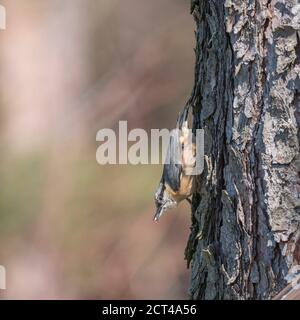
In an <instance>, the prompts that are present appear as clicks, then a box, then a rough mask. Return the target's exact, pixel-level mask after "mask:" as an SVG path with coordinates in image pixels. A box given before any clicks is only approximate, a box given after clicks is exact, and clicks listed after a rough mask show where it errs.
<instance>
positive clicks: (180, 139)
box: [153, 107, 196, 221]
mask: <svg viewBox="0 0 300 320" xmlns="http://www.w3.org/2000/svg"><path fill="white" fill-rule="evenodd" d="M187 118H188V107H186V108H185V109H184V112H183V113H182V114H181V116H180V117H179V119H178V121H177V129H174V130H172V131H171V133H170V140H169V145H168V150H167V155H166V161H165V163H164V166H163V173H162V177H161V180H160V183H159V186H158V188H157V190H156V192H155V205H156V212H155V215H154V219H153V220H154V221H158V220H159V219H160V217H161V216H162V214H163V213H165V212H166V211H167V210H169V209H172V208H175V207H177V206H178V204H179V203H180V202H181V201H183V200H187V201H188V202H189V203H190V204H191V200H190V197H191V196H192V195H193V193H194V191H195V183H196V179H195V175H193V174H192V171H193V168H194V167H195V162H196V161H195V155H196V146H195V141H194V139H195V138H194V135H193V132H192V130H190V129H189V128H188V120H187Z"/></svg>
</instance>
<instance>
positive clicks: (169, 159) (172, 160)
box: [162, 130, 182, 191]
mask: <svg viewBox="0 0 300 320" xmlns="http://www.w3.org/2000/svg"><path fill="white" fill-rule="evenodd" d="M179 132H180V131H179V130H172V131H171V134H170V141H169V146H168V151H167V156H166V161H165V164H164V169H163V175H162V180H163V181H162V182H165V183H166V184H168V185H169V186H170V187H171V188H172V190H174V191H178V190H179V188H180V177H181V173H182V165H181V159H180V155H181V143H180V139H179V138H180V134H179Z"/></svg>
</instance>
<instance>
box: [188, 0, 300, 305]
mask: <svg viewBox="0 0 300 320" xmlns="http://www.w3.org/2000/svg"><path fill="white" fill-rule="evenodd" d="M298 1H299V0H286V1H284V0H272V1H271V0H247V1H242V0H209V1H208V0H193V1H192V13H193V15H194V18H195V20H196V24H197V30H196V50H195V51H196V66H195V85H194V89H193V92H192V96H191V98H190V103H191V105H192V106H193V112H194V128H202V129H204V130H205V170H204V172H203V174H202V175H201V177H199V179H198V182H199V183H198V187H197V193H196V194H195V195H194V198H193V213H192V227H191V234H190V239H189V242H188V245H187V248H186V259H187V260H188V263H189V264H190V262H191V267H192V271H191V285H190V296H191V297H192V299H271V298H272V297H273V296H275V295H276V294H277V293H278V292H279V291H280V290H281V289H283V287H284V286H285V285H286V284H287V282H288V280H291V279H292V278H293V276H295V275H296V273H297V272H299V269H300V268H299V263H300V228H299V227H300V199H299V198H300V178H299V177H300V174H299V171H300V156H299V137H300V136H299V125H300V94H299V92H300V79H299V72H300V41H299V37H300V5H299V2H298ZM297 266H298V267H297ZM287 276H288V277H287Z"/></svg>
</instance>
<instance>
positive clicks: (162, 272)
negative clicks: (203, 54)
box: [0, 0, 194, 299]
mask: <svg viewBox="0 0 300 320" xmlns="http://www.w3.org/2000/svg"><path fill="white" fill-rule="evenodd" d="M1 4H2V5H4V6H5V7H6V10H7V29H6V30H5V31H1V32H0V81H1V86H0V150H1V151H0V154H1V166H0V183H1V184H0V188H1V189H0V265H3V266H5V267H6V271H7V290H6V291H1V292H0V295H1V298H4V299H176V298H187V288H188V282H189V271H188V270H187V269H186V262H185V261H184V249H185V245H186V242H187V238H188V234H189V226H190V214H189V206H188V204H181V205H180V207H179V208H178V209H176V210H173V211H172V212H171V213H170V214H168V215H165V216H164V217H163V218H162V219H161V220H160V222H159V223H158V224H155V223H153V222H152V218H153V214H154V210H155V206H154V201H153V194H154V191H155V189H156V187H157V185H158V182H159V179H160V175H161V170H162V168H161V166H160V165H147V166H146V165H144V166H132V165H127V166H125V165H123V166H118V165H115V166H100V165H98V164H97V162H96V158H95V155H96V150H97V147H98V146H99V143H97V142H96V133H97V131H98V130H99V129H102V128H112V129H117V128H118V122H119V120H128V126H129V129H132V128H144V129H146V130H148V131H149V130H150V129H151V128H169V129H170V128H172V127H173V125H174V124H175V121H176V118H177V114H178V112H179V110H180V109H181V108H182V106H183V104H184V103H185V101H186V100H187V98H188V97H189V94H190V92H191V89H192V82H193V78H194V76H193V67H194V52H193V47H194V22H193V18H192V17H191V16H190V14H189V6H190V3H189V1H185V0H163V1H161V0H151V1H148V0H126V1H124V0H2V1H1Z"/></svg>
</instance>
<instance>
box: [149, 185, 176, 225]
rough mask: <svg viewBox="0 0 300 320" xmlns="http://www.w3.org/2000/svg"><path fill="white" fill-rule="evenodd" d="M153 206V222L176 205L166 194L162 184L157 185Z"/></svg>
mask: <svg viewBox="0 0 300 320" xmlns="http://www.w3.org/2000/svg"><path fill="white" fill-rule="evenodd" d="M155 205H156V213H155V215H154V221H158V220H159V218H160V217H161V215H162V214H163V213H164V212H165V211H166V210H168V209H172V208H174V207H176V205H177V202H176V201H175V200H174V199H173V198H172V196H171V195H170V194H169V193H168V192H167V190H166V188H165V186H164V184H163V183H160V184H159V187H158V188H157V191H156V193H155Z"/></svg>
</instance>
